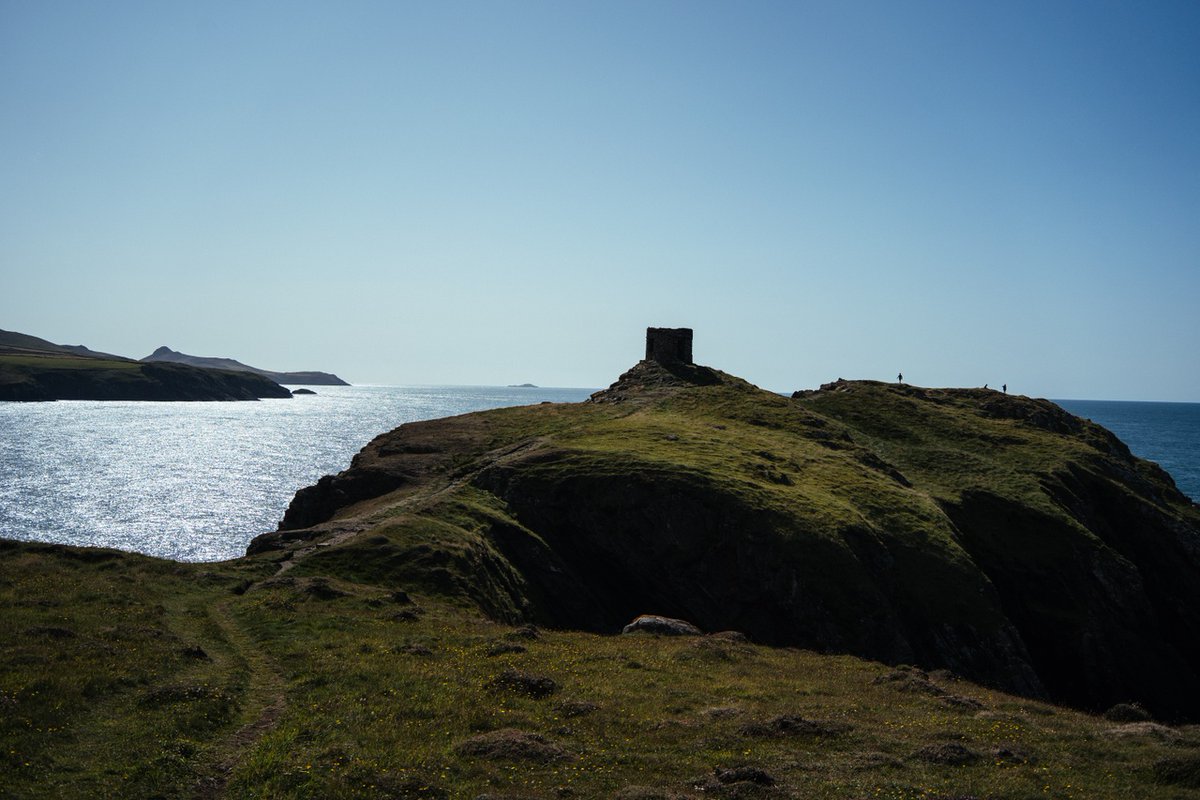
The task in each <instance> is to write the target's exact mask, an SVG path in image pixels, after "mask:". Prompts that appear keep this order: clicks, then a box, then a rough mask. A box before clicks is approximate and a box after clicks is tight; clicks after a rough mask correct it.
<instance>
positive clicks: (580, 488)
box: [250, 361, 1200, 719]
mask: <svg viewBox="0 0 1200 800" xmlns="http://www.w3.org/2000/svg"><path fill="white" fill-rule="evenodd" d="M314 544H320V545H322V546H321V547H313V546H312V545H314ZM269 550H283V551H286V552H284V553H283V554H282V555H281V556H278V557H280V558H284V559H291V560H292V561H294V562H298V563H303V564H304V565H305V567H304V569H305V570H306V571H308V572H311V573H313V574H323V575H330V576H344V577H347V578H351V577H352V578H353V579H354V580H360V581H361V580H370V581H371V582H373V583H379V584H383V585H388V586H395V587H409V588H412V589H415V590H420V591H424V592H435V593H439V594H442V595H446V596H450V597H456V598H460V599H462V600H466V601H469V602H470V603H472V604H474V605H475V606H476V607H477V608H479V609H480V610H482V611H483V612H485V613H486V614H487V615H489V616H491V617H492V618H494V619H498V620H504V621H508V622H513V623H517V622H538V623H543V624H548V625H551V626H556V627H562V628H574V629H583V630H589V631H598V632H616V631H619V630H620V629H621V627H622V626H623V625H625V624H626V623H628V622H629V620H630V619H632V618H634V617H635V616H637V615H639V614H645V613H650V614H660V615H664V616H669V617H675V618H680V619H685V620H688V621H690V622H692V623H694V624H695V625H697V626H699V628H701V629H703V630H706V631H720V630H738V631H742V632H744V633H745V634H747V635H748V636H749V637H750V639H751V640H752V641H755V642H759V643H766V644H773V645H789V646H799V647H803V648H808V649H812V650H817V651H822V652H837V653H850V654H854V655H858V656H863V657H866V658H870V659H875V660H878V661H883V662H886V663H890V664H916V665H919V666H920V667H923V668H927V669H947V670H951V671H952V672H953V673H955V674H958V675H962V676H965V677H968V678H970V679H972V680H975V681H979V682H982V683H985V684H988V685H991V686H996V687H999V688H1002V689H1005V690H1007V691H1012V692H1016V693H1019V694H1024V695H1026V696H1028V697H1044V698H1050V699H1053V700H1055V701H1057V702H1061V703H1067V704H1071V705H1074V706H1077V707H1080V708H1084V709H1092V710H1098V709H1104V708H1107V707H1109V706H1111V705H1113V704H1114V703H1118V702H1131V701H1136V702H1138V703H1141V704H1142V705H1143V706H1144V707H1146V708H1147V709H1149V710H1151V712H1153V713H1154V714H1155V715H1156V716H1158V717H1159V718H1168V719H1197V718H1200V509H1198V508H1197V506H1196V505H1195V504H1193V503H1192V502H1191V501H1190V500H1189V499H1188V498H1186V497H1185V496H1184V495H1182V494H1181V493H1180V492H1179V491H1178V490H1177V489H1176V488H1175V486H1174V484H1173V482H1172V481H1171V479H1170V477H1169V476H1168V475H1167V474H1166V473H1165V472H1163V471H1162V470H1161V469H1159V468H1158V467H1157V466H1155V465H1154V464H1151V463H1149V462H1146V461H1142V460H1140V459H1137V458H1135V457H1133V456H1132V455H1131V454H1130V453H1129V451H1128V449H1127V448H1126V447H1125V446H1124V445H1123V444H1122V443H1121V442H1120V441H1119V440H1118V439H1117V438H1116V437H1114V436H1113V435H1112V434H1111V433H1109V432H1108V431H1106V430H1104V429H1103V428H1101V427H1099V426H1097V425H1095V424H1092V423H1090V422H1087V421H1085V420H1082V419H1079V418H1077V417H1073V416H1071V415H1070V414H1068V413H1067V412H1065V411H1064V410H1062V409H1061V408H1059V407H1058V406H1056V405H1054V404H1053V403H1050V402H1049V401H1046V400H1035V399H1030V398H1025V397H1015V396H1011V395H1003V394H1001V393H999V392H994V391H988V390H975V389H923V388H920V387H913V386H901V385H892V384H883V383H876V382H869V381H840V382H837V383H835V384H831V385H828V386H827V387H826V388H825V389H823V390H821V391H817V392H811V393H805V394H804V395H803V396H799V397H796V398H792V399H788V398H784V397H780V396H778V395H776V394H773V393H771V392H767V391H763V390H761V389H758V388H757V387H754V386H752V385H750V384H748V383H747V382H745V381H743V380H740V379H738V378H734V377H732V376H729V375H726V374H725V373H722V372H720V371H718V370H713V369H710V368H706V367H698V366H695V365H692V364H677V365H674V366H671V365H667V366H664V365H662V364H659V363H655V362H651V361H644V362H641V363H639V364H638V365H637V366H636V367H634V368H633V369H632V370H630V371H629V372H628V373H626V374H625V375H623V376H622V377H621V379H620V380H619V381H617V383H615V384H614V385H613V386H612V387H611V388H610V389H609V390H606V391H604V392H600V393H597V395H596V396H594V397H593V399H592V402H589V403H583V404H551V405H539V406H528V407H522V408H510V409H499V410H495V411H489V412H482V413H476V414H468V415H464V416H460V417H455V418H452V419H444V420H434V421H429V422H417V423H410V424H407V425H403V426H401V427H400V428H397V429H396V430H394V431H392V432H390V433H387V434H384V435H382V436H380V437H378V438H376V439H375V440H374V441H373V442H371V443H370V444H369V445H368V446H367V447H366V448H364V449H363V451H362V452H360V453H359V454H358V455H357V456H356V457H355V458H354V460H353V462H352V464H351V465H350V467H349V468H348V469H347V470H345V471H344V472H342V473H340V474H338V475H336V476H327V477H325V478H322V479H321V481H320V482H318V483H317V484H316V485H315V486H312V487H309V488H307V489H304V490H302V491H301V492H300V493H298V494H297V495H296V497H295V499H294V500H293V502H292V504H291V506H290V507H289V509H288V511H287V514H286V516H285V518H284V520H283V522H282V524H281V526H280V530H279V531H278V532H276V533H272V534H267V535H264V536H262V537H259V538H258V539H257V540H255V542H254V543H252V545H251V548H250V552H251V553H256V552H265V551H269Z"/></svg>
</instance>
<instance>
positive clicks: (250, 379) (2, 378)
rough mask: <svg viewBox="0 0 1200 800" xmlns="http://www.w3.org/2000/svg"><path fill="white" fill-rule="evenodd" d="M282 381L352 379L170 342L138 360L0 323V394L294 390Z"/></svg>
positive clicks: (194, 397) (78, 396)
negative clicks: (252, 362)
mask: <svg viewBox="0 0 1200 800" xmlns="http://www.w3.org/2000/svg"><path fill="white" fill-rule="evenodd" d="M163 351H165V352H163ZM156 356H159V357H156ZM189 361H191V362H193V363H188V362H189ZM284 381H286V382H288V383H291V384H293V385H297V384H299V385H303V384H316V385H340V386H347V385H349V384H347V383H346V382H345V381H343V380H342V379H341V378H339V377H337V376H336V375H333V374H331V373H326V372H271V371H269V370H260V369H257V368H255V367H249V366H246V365H245V364H242V363H240V362H238V361H234V360H233V359H198V358H196V357H194V356H187V355H185V354H183V353H176V352H175V351H173V350H169V349H168V348H159V349H158V350H156V351H155V352H154V353H152V354H151V355H150V356H147V357H146V358H144V359H142V360H140V361H138V360H135V359H132V358H126V357H124V356H118V355H113V354H112V353H101V352H98V351H95V350H91V349H89V348H87V347H84V346H83V345H60V344H54V343H53V342H50V341H48V340H46V339H41V338H38V337H36V336H30V335H29V334H24V333H17V332H15V331H4V330H0V401H46V400H168V401H202V400H203V401H226V400H259V399H264V398H287V397H291V396H292V393H291V391H289V390H288V389H287V388H285V387H284V386H282V385H281V383H283V382H284Z"/></svg>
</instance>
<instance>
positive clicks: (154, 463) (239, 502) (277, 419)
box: [0, 386, 1200, 561]
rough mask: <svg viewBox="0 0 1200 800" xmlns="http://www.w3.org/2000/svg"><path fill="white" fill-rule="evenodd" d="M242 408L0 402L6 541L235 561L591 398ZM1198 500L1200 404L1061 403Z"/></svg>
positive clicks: (523, 391) (549, 395)
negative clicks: (492, 412) (462, 431)
mask: <svg viewBox="0 0 1200 800" xmlns="http://www.w3.org/2000/svg"><path fill="white" fill-rule="evenodd" d="M312 388H313V389H314V391H316V392H317V394H315V395H302V396H298V397H295V398H293V399H290V400H287V399H284V400H261V401H258V402H243V403H155V402H114V401H106V402H88V401H66V400H63V401H58V402H54V403H3V402H0V536H2V537H6V538H10V539H22V540H27V541H42V542H56V543H61V544H74V545H87V546H93V547H111V548H117V549H120V550H127V551H133V552H137V553H144V554H146V555H151V556H157V557H160V558H169V559H174V560H178V561H222V560H225V559H230V558H236V557H238V556H240V555H242V554H244V553H245V551H246V545H247V544H249V542H250V540H251V539H252V538H254V537H255V536H257V535H258V534H260V533H265V532H268V531H272V530H274V529H275V528H276V526H277V525H278V523H279V520H280V519H281V518H282V517H283V512H284V510H285V509H286V508H287V506H288V503H289V502H290V501H291V499H292V497H293V495H295V493H296V491H297V490H299V489H301V488H302V487H304V486H308V485H310V484H313V483H315V482H316V481H317V479H318V478H320V477H321V476H322V475H326V474H332V473H336V472H339V471H341V470H343V469H345V468H346V467H347V466H348V465H349V463H350V459H351V458H352V457H353V456H354V454H355V453H357V452H358V451H359V450H360V449H362V447H363V446H364V445H366V444H367V442H369V441H370V440H371V439H372V438H374V437H375V436H376V435H378V434H380V433H383V432H385V431H388V430H391V429H392V428H395V427H396V426H398V425H401V424H403V423H405V422H412V421H415V420H421V419H433V418H437V417H446V416H453V415H456V414H464V413H468V412H471V411H481V410H484V409H489V408H500V407H504V406H518V405H531V404H536V403H542V402H554V403H564V402H580V401H582V400H584V399H586V398H587V397H588V395H590V394H591V393H592V392H593V391H595V390H594V389H544V388H529V387H479V386H426V387H396V386H318V387H312ZM1057 402H1058V403H1059V404H1060V405H1062V406H1063V407H1064V408H1066V409H1067V410H1068V411H1070V412H1071V413H1073V414H1077V415H1079V416H1083V417H1087V418H1089V419H1091V420H1093V421H1095V422H1098V423H1099V424H1101V425H1103V426H1105V427H1106V428H1108V429H1110V430H1112V431H1113V432H1114V433H1116V434H1117V435H1118V436H1119V437H1120V438H1121V439H1122V440H1124V441H1125V442H1126V444H1128V445H1129V447H1130V449H1131V450H1132V451H1133V452H1134V453H1135V454H1136V455H1139V456H1141V457H1143V458H1148V459H1150V460H1152V461H1157V462H1158V463H1159V464H1160V465H1161V466H1162V467H1163V468H1164V469H1166V470H1167V472H1169V473H1170V474H1171V475H1172V476H1173V477H1174V479H1175V481H1176V483H1177V485H1178V486H1179V488H1180V489H1181V490H1182V491H1183V492H1184V493H1185V494H1187V495H1188V496H1190V497H1191V498H1192V499H1193V500H1196V499H1200V403H1127V402H1109V401H1095V400H1060V401H1057Z"/></svg>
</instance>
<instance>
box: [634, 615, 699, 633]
mask: <svg viewBox="0 0 1200 800" xmlns="http://www.w3.org/2000/svg"><path fill="white" fill-rule="evenodd" d="M639 632H640V633H655V634H658V635H660V636H703V635H704V631H702V630H700V629H699V628H697V627H696V626H695V625H693V624H692V623H690V622H688V621H686V620H682V619H674V618H672V617H659V616H656V615H654V614H642V615H641V616H639V617H638V618H637V619H635V620H634V621H633V622H631V623H629V624H628V625H626V626H625V627H624V628H622V629H621V633H639Z"/></svg>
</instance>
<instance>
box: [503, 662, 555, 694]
mask: <svg viewBox="0 0 1200 800" xmlns="http://www.w3.org/2000/svg"><path fill="white" fill-rule="evenodd" d="M487 686H488V688H489V689H491V690H492V691H494V692H511V693H513V694H523V695H525V696H526V697H532V698H533V699H534V700H541V699H543V698H546V697H549V696H550V695H552V694H554V693H555V692H557V691H558V683H557V682H556V681H555V680H554V679H553V678H548V677H546V676H545V675H534V674H532V673H529V672H522V671H521V670H518V669H506V670H504V672H501V673H500V674H499V675H497V676H496V677H495V678H492V680H491V681H489V682H488V685H487Z"/></svg>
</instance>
